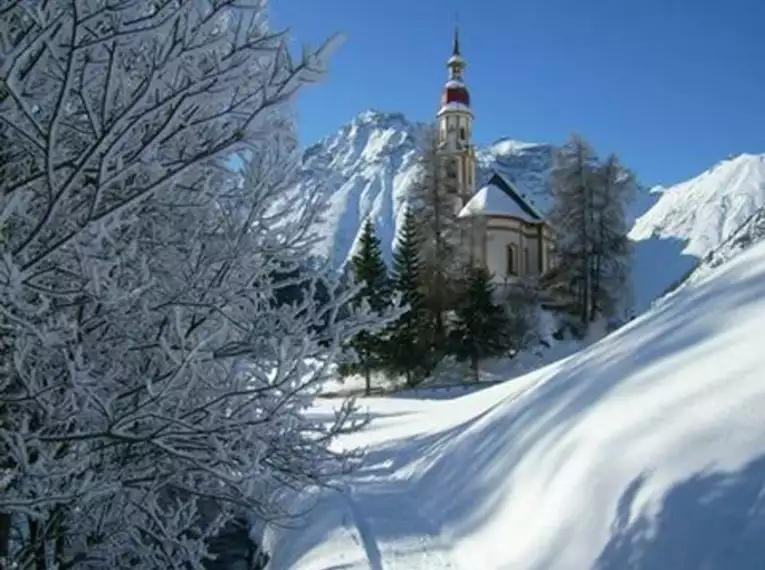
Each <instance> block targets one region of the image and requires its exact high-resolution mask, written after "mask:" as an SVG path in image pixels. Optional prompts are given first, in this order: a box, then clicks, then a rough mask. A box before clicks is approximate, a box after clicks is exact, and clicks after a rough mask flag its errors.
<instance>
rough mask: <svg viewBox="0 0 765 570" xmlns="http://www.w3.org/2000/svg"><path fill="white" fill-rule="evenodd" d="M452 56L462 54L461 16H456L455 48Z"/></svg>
mask: <svg viewBox="0 0 765 570" xmlns="http://www.w3.org/2000/svg"><path fill="white" fill-rule="evenodd" d="M452 55H457V56H458V55H461V54H460V22H459V14H457V13H455V14H454V46H453V47H452Z"/></svg>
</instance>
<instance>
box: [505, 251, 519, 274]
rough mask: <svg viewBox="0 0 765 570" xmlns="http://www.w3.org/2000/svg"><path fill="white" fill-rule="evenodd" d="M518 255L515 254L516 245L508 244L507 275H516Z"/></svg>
mask: <svg viewBox="0 0 765 570" xmlns="http://www.w3.org/2000/svg"><path fill="white" fill-rule="evenodd" d="M516 263H517V260H516V255H515V246H514V245H508V246H507V267H506V275H508V276H510V275H516V274H517V273H518V267H517V265H516Z"/></svg>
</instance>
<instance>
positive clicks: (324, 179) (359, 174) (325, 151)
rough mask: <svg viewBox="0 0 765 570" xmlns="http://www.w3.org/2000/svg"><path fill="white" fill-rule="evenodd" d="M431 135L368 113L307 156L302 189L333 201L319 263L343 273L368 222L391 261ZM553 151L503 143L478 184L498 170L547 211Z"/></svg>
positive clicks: (483, 158) (480, 157)
mask: <svg viewBox="0 0 765 570" xmlns="http://www.w3.org/2000/svg"><path fill="white" fill-rule="evenodd" d="M425 128H426V125H425V124H424V123H412V122H409V121H407V120H406V118H405V117H404V116H403V115H402V114H400V113H382V112H379V111H366V112H364V113H361V114H360V115H358V116H357V117H355V118H354V119H353V120H352V121H351V122H350V123H348V124H347V125H344V126H343V127H342V128H341V129H340V130H338V131H337V132H336V133H335V134H333V135H331V136H329V137H327V138H325V139H323V140H321V141H319V142H317V143H316V144H314V145H312V146H311V147H309V148H308V149H306V151H305V153H304V155H303V160H302V166H301V169H300V172H299V178H298V186H299V187H304V188H311V187H313V186H315V185H316V184H321V185H322V186H323V188H324V190H325V191H326V192H327V194H328V197H329V209H328V211H327V212H326V213H325V216H324V218H325V220H324V222H323V223H322V224H321V226H320V233H321V235H322V236H323V240H322V242H321V243H320V244H319V245H318V246H317V249H316V253H317V254H318V255H320V256H322V257H324V258H326V259H330V260H331V262H332V264H333V265H334V266H340V265H342V264H343V262H344V261H345V260H346V259H347V258H348V257H349V255H350V254H351V252H352V251H353V247H354V244H355V243H356V240H357V239H358V236H359V234H360V231H361V227H362V225H363V221H364V219H365V217H366V216H368V215H371V216H372V218H373V220H374V223H375V228H376V230H377V234H378V236H379V237H380V239H381V241H382V243H383V247H384V253H385V255H386V256H389V255H390V252H391V249H392V245H393V242H394V239H395V235H396V228H397V227H398V224H399V222H400V221H402V218H401V213H402V210H401V206H402V205H403V204H404V202H405V199H406V193H407V190H408V187H409V185H410V184H411V182H412V180H413V177H414V176H415V173H416V151H417V147H418V144H419V142H420V141H421V138H422V135H423V133H424V129H425ZM552 150H553V147H552V146H551V145H547V144H532V143H522V142H518V141H512V140H509V139H503V140H500V141H497V142H496V143H494V144H493V145H491V146H489V147H488V148H485V149H479V150H477V152H476V158H477V173H476V174H477V179H478V181H479V182H480V181H482V180H485V179H487V178H488V176H489V173H490V171H491V170H492V169H496V170H497V171H498V172H500V173H501V174H503V175H504V176H506V177H508V178H509V179H511V180H513V181H515V182H516V184H518V186H519V188H520V189H521V191H522V192H523V193H524V194H526V195H527V196H528V198H529V199H530V200H532V201H533V202H534V203H535V204H537V205H538V206H540V208H542V210H543V211H544V210H545V209H546V208H547V207H549V200H550V195H549V191H548V185H549V170H550V167H551V164H552Z"/></svg>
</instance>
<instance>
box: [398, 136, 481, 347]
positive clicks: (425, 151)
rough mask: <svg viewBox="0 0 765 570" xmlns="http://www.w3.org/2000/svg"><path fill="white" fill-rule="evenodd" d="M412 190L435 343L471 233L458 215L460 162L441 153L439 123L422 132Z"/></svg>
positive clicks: (440, 341)
mask: <svg viewBox="0 0 765 570" xmlns="http://www.w3.org/2000/svg"><path fill="white" fill-rule="evenodd" d="M409 192H410V194H409V196H410V202H409V203H410V206H411V208H412V212H413V214H414V217H415V218H416V220H417V224H418V230H419V232H420V244H421V245H420V247H421V253H420V259H421V263H422V278H423V283H424V285H425V289H426V291H425V297H426V298H425V305H426V307H427V309H428V312H429V313H430V314H431V316H432V318H433V332H434V337H435V344H436V346H443V345H444V343H445V340H446V335H447V331H446V322H445V318H446V312H447V310H449V309H452V308H453V305H454V300H455V298H456V293H457V289H458V287H459V283H460V282H461V281H462V280H464V278H465V276H466V271H465V269H466V268H467V266H468V265H469V255H470V252H471V251H472V250H471V249H470V245H471V241H470V239H469V238H470V237H472V235H470V234H469V233H468V231H467V229H468V228H467V227H466V226H465V225H464V224H462V223H461V222H460V220H459V218H458V217H457V214H458V213H459V210H460V206H461V205H462V201H463V198H464V197H463V196H461V195H460V188H459V183H458V179H457V174H456V165H455V163H454V162H453V161H452V160H450V158H449V156H448V155H444V154H443V153H441V152H440V149H439V142H438V133H437V130H436V129H435V128H431V129H429V130H428V131H426V133H425V136H424V137H423V143H422V146H421V149H420V156H419V171H418V176H417V178H416V179H415V181H414V183H413V184H412V186H411V187H410V190H409Z"/></svg>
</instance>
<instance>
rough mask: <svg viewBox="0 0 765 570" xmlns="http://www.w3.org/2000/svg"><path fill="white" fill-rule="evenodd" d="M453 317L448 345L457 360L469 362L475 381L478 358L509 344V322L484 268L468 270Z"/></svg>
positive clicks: (499, 352) (504, 348) (485, 356)
mask: <svg viewBox="0 0 765 570" xmlns="http://www.w3.org/2000/svg"><path fill="white" fill-rule="evenodd" d="M456 317H457V319H456V322H455V325H454V328H453V329H452V331H451V333H450V335H449V338H450V341H451V342H450V346H451V349H452V352H453V353H454V355H455V356H456V357H457V360H459V361H461V362H462V361H470V367H471V369H472V371H473V378H474V380H475V381H476V382H477V381H478V371H479V368H478V367H479V363H480V361H481V360H482V359H484V358H487V357H490V356H499V355H500V354H503V353H504V352H505V351H506V350H507V349H508V346H509V326H510V322H509V319H508V316H507V313H506V312H505V309H504V308H503V307H502V306H500V305H499V304H497V303H496V302H495V301H494V286H493V285H492V283H491V275H490V274H489V272H488V271H487V270H486V269H485V268H482V267H477V268H474V269H471V270H470V273H469V278H468V284H467V288H466V289H465V291H464V293H463V294H462V295H461V296H460V299H459V304H458V306H457V311H456Z"/></svg>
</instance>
